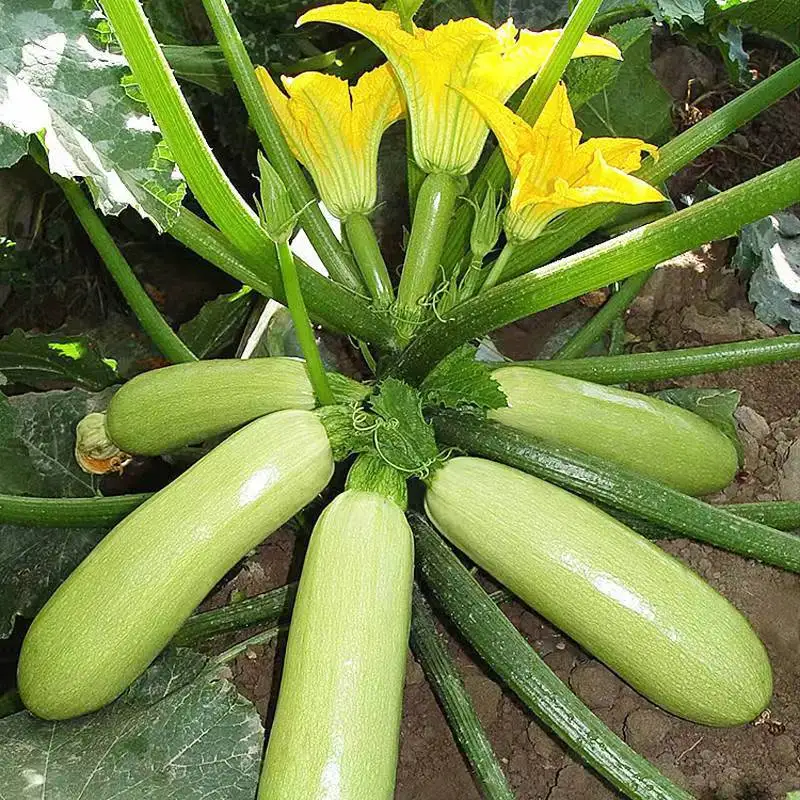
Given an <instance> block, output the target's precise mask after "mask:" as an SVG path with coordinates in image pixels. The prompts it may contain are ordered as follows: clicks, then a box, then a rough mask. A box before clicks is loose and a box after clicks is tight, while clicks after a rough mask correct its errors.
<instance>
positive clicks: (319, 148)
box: [257, 65, 403, 219]
mask: <svg viewBox="0 0 800 800" xmlns="http://www.w3.org/2000/svg"><path fill="white" fill-rule="evenodd" d="M257 75H258V79H259V81H260V83H261V86H262V87H263V89H264V91H265V93H266V95H267V97H268V99H269V101H270V104H271V105H272V107H273V109H274V110H275V115H276V116H277V118H278V122H279V123H280V126H281V128H282V130H283V132H284V135H285V136H286V138H287V139H288V141H289V144H290V146H291V147H292V149H293V151H294V152H295V155H296V156H297V158H298V160H299V161H300V162H301V163H302V164H304V165H305V167H306V168H307V169H308V171H309V172H310V173H311V176H312V177H313V178H314V183H315V184H316V186H317V189H318V190H319V192H320V196H321V197H322V201H323V202H324V203H325V205H326V206H327V207H328V209H330V211H331V213H332V214H334V215H335V216H337V217H339V218H340V219H343V218H344V217H346V216H348V215H349V214H351V213H355V212H359V213H364V212H368V211H369V210H371V208H372V207H373V206H374V205H375V199H376V195H377V162H378V145H379V144H380V139H381V136H382V134H383V132H384V131H385V130H386V128H387V127H388V126H389V125H391V124H392V123H393V122H395V121H396V120H398V119H400V117H402V116H403V103H402V98H401V96H400V93H399V89H398V86H397V83H396V80H395V77H394V75H393V74H392V70H391V67H389V66H388V65H384V66H382V67H378V68H377V69H374V70H372V71H371V72H367V73H365V74H364V75H362V76H361V78H360V80H359V81H358V83H357V84H356V85H355V86H353V87H350V86H349V85H348V83H347V81H345V80H342V79H341V78H337V77H335V76H333V75H326V74H323V73H320V72H304V73H302V74H300V75H298V76H297V77H296V78H286V77H284V78H283V79H282V81H283V85H284V88H285V90H286V94H284V93H283V92H282V91H281V90H280V89H279V88H278V87H277V86H276V85H275V82H274V81H273V80H272V78H271V77H270V76H269V73H268V72H267V71H266V70H264V69H262V68H261V67H259V68H257ZM287 95H288V96H287Z"/></svg>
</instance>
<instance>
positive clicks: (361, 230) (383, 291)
mask: <svg viewBox="0 0 800 800" xmlns="http://www.w3.org/2000/svg"><path fill="white" fill-rule="evenodd" d="M344 230H345V234H346V235H347V241H348V243H349V244H350V248H351V249H352V251H353V255H354V256H355V258H356V263H357V264H358V267H359V269H360V270H361V277H362V278H363V279H364V283H365V284H366V285H367V289H369V293H370V294H371V295H372V299H373V300H375V302H376V303H377V304H378V306H379V307H380V308H388V307H389V306H390V305H391V304H392V303H393V302H394V287H393V286H392V279H391V278H390V277H389V270H388V269H387V267H386V262H385V261H384V260H383V254H382V253H381V248H380V245H379V244H378V239H377V237H376V236H375V229H374V228H373V227H372V223H371V222H370V221H369V219H367V217H366V216H365V215H364V214H350V216H349V217H347V219H345V220H344Z"/></svg>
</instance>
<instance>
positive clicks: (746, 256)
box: [731, 213, 800, 333]
mask: <svg viewBox="0 0 800 800" xmlns="http://www.w3.org/2000/svg"><path fill="white" fill-rule="evenodd" d="M731 263H732V264H733V266H734V267H735V268H736V269H738V270H740V272H741V273H742V274H743V276H744V277H745V278H749V279H750V287H749V289H748V292H747V296H748V298H749V299H750V302H751V303H754V304H755V311H756V316H757V317H758V318H759V319H760V320H761V321H762V322H766V323H767V325H777V324H779V323H780V322H784V321H785V322H787V323H788V324H789V328H790V330H792V331H795V332H796V333H797V332H800V219H798V218H797V217H796V216H795V215H794V214H789V213H784V214H775V215H773V216H770V217H765V218H764V219H760V220H759V221H758V222H754V223H753V224H752V225H746V226H745V227H744V228H743V229H742V231H741V234H740V235H739V245H738V247H737V248H736V253H735V254H734V256H733V260H732V262H731Z"/></svg>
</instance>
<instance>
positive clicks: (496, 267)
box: [480, 242, 516, 292]
mask: <svg viewBox="0 0 800 800" xmlns="http://www.w3.org/2000/svg"><path fill="white" fill-rule="evenodd" d="M515 247H516V245H515V244H514V243H513V242H506V243H505V245H504V246H503V249H502V250H501V251H500V255H499V256H497V258H496V259H495V262H494V263H493V264H492V266H491V268H490V269H489V274H488V275H487V276H486V280H485V281H484V282H483V286H481V288H480V291H482V292H487V291H489V289H491V288H492V287H493V286H494V285H495V284H497V283H498V282H499V281H500V280H501V279H502V277H503V271H504V270H505V268H506V264H507V263H508V261H509V259H510V258H511V256H512V255H513V254H514V248H515Z"/></svg>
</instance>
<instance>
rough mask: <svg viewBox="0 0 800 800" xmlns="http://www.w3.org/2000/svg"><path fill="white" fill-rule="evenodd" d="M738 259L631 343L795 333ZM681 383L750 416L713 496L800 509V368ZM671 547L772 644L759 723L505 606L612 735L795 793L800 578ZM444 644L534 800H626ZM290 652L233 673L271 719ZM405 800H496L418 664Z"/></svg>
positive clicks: (783, 140) (409, 708) (287, 562)
mask: <svg viewBox="0 0 800 800" xmlns="http://www.w3.org/2000/svg"><path fill="white" fill-rule="evenodd" d="M665 55H666V56H667V60H666V61H664V62H663V63H662V65H661V67H662V69H663V68H669V64H672V65H674V64H675V63H676V57H677V59H678V60H680V61H683V60H685V59H686V53H685V52H682V51H680V52H678V53H677V54H675V53H673V54H670V53H669V49H667V50H666V51H665V53H662V58H664V57H665ZM695 55H697V54H696V51H695ZM704 58H705V57H704ZM669 59H672V60H671V61H670V60H669ZM706 60H708V59H706ZM697 61H698V60H697V59H695V63H697ZM754 61H755V68H756V69H758V70H759V71H760V72H762V73H767V72H771V71H772V70H773V69H774V68H775V64H774V63H773V62H774V58H773V57H772V56H771V55H770V52H769V51H765V53H762V54H759V53H757V54H756V56H755V60H754ZM700 63H701V66H702V61H701V60H700ZM695 69H696V70H697V69H700V67H696V68H695ZM705 75H706V80H707V81H708V82H709V84H710V85H708V86H706V87H705V90H706V91H705V92H704V93H703V95H702V96H701V97H700V99H699V100H694V99H692V95H691V87H690V86H687V85H686V84H687V82H688V79H687V80H686V81H684V84H683V85H681V83H680V80H679V81H677V83H676V81H675V80H674V79H673V81H672V85H671V86H670V87H669V88H670V89H671V90H673V92H674V94H675V95H676V100H677V101H681V100H682V99H686V102H685V103H684V105H683V108H682V110H681V115H680V116H679V118H678V123H679V125H688V124H689V121H690V120H691V119H695V120H696V119H697V118H699V116H703V115H705V114H706V113H708V112H709V111H710V110H712V109H713V108H715V107H717V106H718V105H719V104H721V103H722V102H724V101H725V100H727V99H730V97H731V96H732V94H733V92H734V91H735V90H732V89H730V88H729V87H728V86H727V84H725V82H724V80H723V79H722V78H721V77H720V71H719V69H718V68H717V67H714V68H713V70H711V71H706V73H705ZM691 77H692V76H691V74H689V78H691ZM687 92H688V94H687ZM678 105H679V107H680V102H679V103H678ZM799 118H800V97H798V96H797V94H795V95H793V96H790V97H789V98H787V99H786V100H785V101H783V104H782V105H780V106H778V107H776V108H775V109H774V110H773V111H770V112H768V113H767V114H765V115H763V116H762V118H761V119H760V120H759V121H758V123H751V125H749V126H747V127H746V128H744V129H743V130H742V133H741V134H739V136H740V138H738V139H736V140H735V142H734V144H733V145H732V147H733V148H734V149H731V148H730V147H729V146H728V145H726V147H725V148H716V149H715V150H714V151H713V153H712V154H711V155H709V156H706V157H704V158H703V159H702V160H701V161H700V163H699V164H696V165H694V166H693V167H692V168H691V169H690V170H687V171H685V172H684V173H682V174H681V175H679V176H677V177H676V179H675V180H674V181H673V185H672V187H671V188H672V191H673V196H674V197H676V198H678V197H679V196H680V195H681V194H682V193H684V192H687V191H690V190H691V189H693V188H694V187H695V185H696V184H697V182H698V180H699V179H701V178H703V179H704V180H706V181H708V182H709V183H711V184H713V185H715V186H717V187H718V188H725V187H727V186H729V185H731V184H734V183H738V182H739V181H741V180H745V179H747V178H748V177H751V176H752V175H753V174H757V173H759V172H761V171H763V170H764V169H765V168H767V167H768V166H772V165H773V160H776V159H777V160H778V161H780V160H783V159H785V158H788V157H794V156H796V155H797V153H798V152H800V140H799V139H798V130H797V126H796V125H794V127H793V128H791V126H790V121H792V120H797V119H799ZM790 128H791V130H790ZM745 147H746V149H747V152H748V153H749V154H750V155H752V154H753V153H757V154H758V156H753V157H750V155H748V156H742V153H741V152H740V150H741V148H745ZM736 148H738V149H736ZM730 255H731V247H729V245H728V244H727V243H721V244H716V245H714V246H712V247H710V248H704V249H703V250H701V251H698V252H696V253H692V254H688V255H687V256H684V257H682V258H681V259H678V260H676V261H675V262H674V263H670V264H667V265H664V266H663V268H662V269H660V270H659V271H658V272H657V273H656V274H655V275H654V277H653V278H652V279H651V281H650V283H649V284H648V285H647V287H646V288H645V290H644V291H643V292H642V294H641V295H640V297H639V298H638V299H637V301H636V302H635V304H634V306H633V307H632V309H631V310H630V312H629V314H628V317H627V319H626V327H627V341H628V345H629V349H630V350H633V351H642V350H654V349H657V350H662V349H668V348H674V347H686V346H692V345H700V344H713V343H718V342H725V341H734V340H737V339H743V338H756V337H769V336H775V335H778V334H780V333H785V332H786V331H784V330H781V329H773V328H770V327H768V326H767V325H764V324H763V323H761V322H759V321H758V320H757V319H756V318H755V316H754V314H753V311H752V308H751V306H750V304H749V303H748V301H747V298H746V295H745V292H744V289H743V288H742V285H741V283H740V282H739V280H738V279H737V277H736V276H735V275H734V274H733V273H732V271H731V270H730V269H729V267H728V264H729V259H730ZM591 305H593V303H592V299H591V298H587V300H586V302H585V303H583V304H578V303H573V304H568V305H565V306H562V307H559V308H557V309H552V310H551V311H550V312H547V313H545V314H540V315H538V316H537V317H536V318H535V319H528V320H522V321H521V322H519V323H517V324H516V325H513V326H510V327H509V328H506V329H504V330H503V331H500V332H498V334H497V339H496V340H497V343H498V345H499V347H500V349H501V351H502V352H504V353H505V354H507V355H509V356H512V357H514V358H533V357H535V356H536V355H537V354H539V353H540V352H542V351H545V350H546V348H547V341H548V338H550V337H551V336H552V333H553V331H554V330H555V329H557V328H558V326H559V325H560V324H562V323H563V321H564V320H565V319H568V318H571V317H572V318H574V317H575V315H576V314H577V315H578V316H581V315H585V314H587V313H588V312H587V311H586V307H587V306H591ZM668 385H676V386H718V387H723V388H735V389H738V390H739V391H740V392H741V395H742V405H741V407H740V409H739V411H738V412H737V421H738V425H739V429H740V433H741V437H742V440H743V444H744V450H745V461H744V466H743V468H742V470H741V471H740V473H739V475H738V476H737V479H736V481H735V483H734V484H733V485H732V486H731V487H729V488H728V489H727V490H725V492H723V493H720V495H719V496H717V497H716V498H712V499H713V500H724V501H734V502H737V501H738V502H745V501H750V500H769V499H792V500H800V405H799V404H798V390H799V389H800V362H794V363H787V364H782V365H776V366H771V367H761V368H754V369H741V370H733V371H730V372H727V373H723V374H720V375H713V376H701V377H694V378H689V379H685V380H680V381H675V382H670V383H664V384H661V385H659V386H655V387H652V386H651V387H650V388H662V387H664V386H668ZM640 388H645V387H640ZM305 541H306V539H305V536H304V535H301V536H295V535H294V534H292V533H291V532H287V531H281V532H279V533H278V534H276V535H275V536H273V537H271V538H270V540H269V541H268V542H267V543H266V544H265V545H263V546H262V547H261V548H260V549H259V550H258V551H257V552H256V553H255V554H254V556H253V557H252V558H251V559H250V560H249V561H248V562H247V564H246V565H245V567H244V569H243V570H242V571H241V572H239V574H237V575H236V576H235V577H233V578H232V579H231V581H230V582H229V583H228V584H226V585H225V586H223V587H222V589H220V591H219V592H218V594H217V595H216V596H215V597H213V598H211V599H210V601H209V605H215V604H218V603H221V602H226V601H228V600H229V598H230V596H231V593H232V592H234V591H235V592H238V593H244V594H245V595H248V596H249V595H253V594H257V593H259V592H263V591H265V590H267V589H269V588H272V587H274V586H277V585H280V584H282V583H284V582H285V581H286V580H290V579H296V578H297V577H298V575H299V569H300V565H301V564H302V553H303V550H304V547H305ZM663 546H664V547H665V549H667V550H668V551H669V552H671V553H672V554H674V555H675V556H677V557H678V558H680V559H681V560H683V561H684V562H685V563H686V564H688V565H689V566H690V567H691V568H692V569H694V570H695V571H697V572H698V573H699V574H700V575H702V576H703V577H704V578H705V579H706V580H707V581H708V582H709V583H710V584H711V585H713V586H714V587H715V588H716V589H718V590H719V591H720V592H721V593H722V594H724V595H725V596H726V597H727V598H728V599H729V600H730V601H731V602H733V603H734V605H736V607H737V608H739V609H740V610H741V611H742V612H743V613H744V614H745V615H746V616H747V617H748V619H749V620H750V622H751V623H752V625H753V627H754V628H755V630H756V631H757V633H758V634H759V636H760V637H761V639H762V640H763V642H764V644H765V645H766V647H767V650H768V651H769V654H770V658H771V661H772V665H773V669H774V677H775V691H774V696H773V702H772V704H771V706H770V708H769V710H768V711H767V712H765V713H764V714H763V715H762V716H761V717H760V718H759V719H758V720H757V721H756V722H754V723H752V724H750V725H746V726H741V727H737V728H731V729H726V730H718V729H713V728H707V727H703V726H699V725H695V724H693V723H690V722H687V721H685V720H681V719H678V718H676V717H674V716H671V715H670V714H667V713H665V712H663V711H661V710H659V709H658V708H656V707H655V706H653V705H652V704H650V703H649V702H648V701H647V700H645V699H644V698H642V697H641V696H639V695H638V694H637V693H636V692H634V691H633V690H632V689H631V688H630V687H628V686H627V685H626V684H625V683H623V682H622V681H621V680H620V679H619V678H617V677H616V676H615V675H614V674H613V673H612V672H610V671H609V670H608V669H606V668H605V667H604V666H602V665H601V664H600V663H598V662H597V661H594V660H593V659H592V658H590V657H589V656H588V655H587V654H586V653H584V652H583V651H581V650H580V648H578V647H577V646H576V645H575V644H574V643H573V642H571V641H570V640H569V639H567V638H566V637H564V636H563V635H562V634H560V633H559V632H558V631H557V630H555V629H553V628H552V627H551V626H549V625H548V624H547V623H546V622H544V620H542V618H540V617H539V616H538V615H537V614H535V613H534V612H532V611H531V610H530V609H528V608H526V607H525V606H523V605H522V604H520V603H518V602H507V603H505V604H504V605H503V606H502V607H503V610H504V612H505V613H506V614H507V615H508V617H509V619H510V620H511V621H512V622H513V623H514V624H515V626H516V627H517V628H518V629H519V630H520V631H521V632H522V633H523V634H524V635H525V636H526V638H527V639H528V641H529V642H530V643H531V644H532V645H533V646H534V647H535V649H536V650H537V652H538V653H540V654H541V655H542V656H543V658H544V660H545V661H546V663H547V664H548V665H549V666H550V667H551V668H552V669H553V670H554V672H555V673H556V674H557V675H558V676H559V677H560V678H561V679H562V680H564V681H565V682H567V683H568V684H569V686H570V687H571V688H572V689H573V691H575V692H576V693H577V694H578V695H579V696H580V697H581V698H582V699H583V700H584V702H586V704H587V705H588V706H589V707H590V708H591V709H592V710H593V711H594V712H595V713H596V714H597V715H598V716H599V717H600V718H601V719H602V720H603V721H604V722H606V724H608V725H609V726H610V727H611V729H612V730H614V731H615V732H616V733H617V734H618V735H620V736H621V737H623V738H624V739H625V741H626V742H628V743H629V744H630V745H631V746H632V747H633V748H634V749H636V750H637V751H638V752H640V753H642V754H643V755H644V756H646V757H647V758H649V759H650V760H652V761H653V762H654V763H655V764H656V765H658V767H659V768H660V769H661V770H662V771H663V772H664V773H665V774H666V775H668V776H669V777H670V778H672V779H673V780H674V781H675V782H677V783H678V784H679V785H681V786H683V787H685V788H686V789H687V790H689V791H690V792H692V793H693V794H694V795H695V796H697V797H698V798H699V799H700V800H762V799H763V800H772V799H773V798H774V799H775V800H778V799H780V800H783V798H784V797H785V796H786V793H787V792H789V791H792V790H797V789H800V702H798V701H800V698H799V697H798V689H797V687H798V686H799V685H800V660H798V658H797V653H798V651H800V623H799V622H798V611H800V577H798V576H796V575H792V574H788V573H784V572H782V571H780V570H777V569H773V568H771V567H767V566H763V565H761V564H758V563H755V562H753V561H749V560H746V559H743V558H740V557H738V556H735V555H731V554H728V553H725V552H722V551H719V550H715V549H714V548H712V547H707V546H704V545H701V544H697V543H694V542H689V541H685V540H675V541H671V542H667V543H664V544H663ZM443 635H445V637H446V638H447V642H448V647H449V648H450V651H451V653H452V654H453V656H454V657H455V659H456V662H457V664H458V667H459V669H460V671H461V674H462V676H463V679H464V682H465V684H466V686H467V689H468V690H469V693H470V695H471V696H472V698H473V701H474V703H475V705H476V708H477V711H478V715H479V716H480V719H481V721H482V722H483V724H484V726H485V728H486V730H487V732H488V734H489V737H490V739H491V741H492V744H493V745H494V748H495V750H496V752H497V755H498V757H499V758H500V760H501V763H502V765H503V767H504V769H505V772H506V774H507V776H508V779H509V781H510V783H511V786H512V788H513V790H514V792H515V793H516V795H517V797H518V798H519V799H520V800H545V799H546V800H604V799H605V798H611V797H614V796H615V793H614V791H613V790H612V789H611V788H610V787H609V786H608V785H606V784H605V783H604V782H603V781H602V780H601V779H600V778H598V777H597V776H596V775H595V774H594V773H593V772H591V771H590V770H589V769H587V768H585V767H584V766H583V765H582V764H581V763H579V762H578V761H576V760H575V759H574V758H573V757H572V756H571V755H570V754H569V753H568V752H567V751H566V749H565V748H564V747H563V746H562V745H561V744H560V743H559V742H558V741H557V740H556V739H554V738H553V737H552V736H551V735H550V734H549V733H547V731H545V730H544V729H543V728H542V727H541V726H540V725H539V724H538V723H537V722H536V721H535V719H534V718H533V717H532V716H531V715H530V714H529V713H528V712H527V711H526V710H525V709H524V708H523V707H522V705H521V704H520V703H519V702H518V701H517V700H516V699H515V697H514V696H513V695H512V694H511V693H510V692H508V691H505V690H504V689H503V687H502V686H501V685H500V684H499V683H497V682H496V681H495V680H494V678H493V676H492V675H491V674H488V673H487V672H486V671H485V669H484V668H483V666H482V664H481V662H480V661H479V659H478V658H477V657H476V656H475V655H474V654H473V653H472V652H470V651H469V649H468V648H466V647H464V646H462V645H461V644H459V643H458V642H457V641H456V640H454V639H453V638H452V637H451V636H450V635H449V633H448V632H447V631H444V630H443ZM284 644H285V641H284V639H279V640H278V641H277V643H273V644H270V645H267V646H264V647H257V648H254V649H253V650H252V651H249V652H247V653H246V654H244V655H242V656H240V657H239V658H238V659H236V661H234V662H233V663H232V664H231V674H232V677H233V679H234V681H235V682H236V684H237V685H238V686H239V688H240V690H241V691H242V692H243V693H244V694H245V695H247V696H248V697H250V698H251V699H252V700H253V701H254V702H255V703H256V705H257V706H258V708H259V710H260V711H261V712H262V713H263V714H264V715H265V718H266V720H267V725H269V723H270V720H271V715H272V711H273V708H274V702H275V694H276V688H277V685H278V678H279V673H280V667H281V660H282V655H283V647H284ZM395 796H396V798H398V800H473V799H474V800H478V798H480V797H481V794H480V792H479V790H478V789H477V788H476V785H475V783H474V781H473V779H472V777H471V775H470V772H469V768H468V766H467V765H466V763H465V761H464V760H463V758H462V756H461V754H460V753H459V751H458V749H457V747H456V745H455V742H454V741H453V738H452V736H451V734H450V732H449V729H448V727H447V724H446V722H445V720H444V717H443V715H442V712H441V710H440V708H439V707H438V705H437V703H436V700H435V698H434V696H433V694H432V692H431V690H430V688H429V687H428V685H427V683H426V681H425V678H424V676H423V674H422V671H421V669H420V667H419V665H417V664H416V663H415V661H414V660H413V658H412V657H411V655H409V658H408V669H407V676H406V693H405V713H404V717H403V727H402V738H401V748H400V761H399V770H398V779H397V790H396V795H395Z"/></svg>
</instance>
